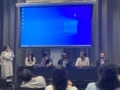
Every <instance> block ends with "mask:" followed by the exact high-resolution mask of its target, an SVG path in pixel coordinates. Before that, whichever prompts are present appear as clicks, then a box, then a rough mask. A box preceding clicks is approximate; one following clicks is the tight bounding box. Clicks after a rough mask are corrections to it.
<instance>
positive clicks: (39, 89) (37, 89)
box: [15, 87, 45, 90]
mask: <svg viewBox="0 0 120 90" xmlns="http://www.w3.org/2000/svg"><path fill="white" fill-rule="evenodd" d="M15 90H45V88H24V87H16V88H15Z"/></svg>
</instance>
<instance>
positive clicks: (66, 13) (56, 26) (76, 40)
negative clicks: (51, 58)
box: [20, 4, 93, 47]
mask: <svg viewBox="0 0 120 90" xmlns="http://www.w3.org/2000/svg"><path fill="white" fill-rule="evenodd" d="M92 9H93V5H92V4H79V5H50V6H49V5H45V6H44V5H42V6H27V7H20V46H21V47H46V46H53V47H54V46H91V45H92V11H93V10H92Z"/></svg>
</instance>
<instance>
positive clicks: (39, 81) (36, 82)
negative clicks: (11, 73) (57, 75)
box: [21, 76, 46, 88]
mask: <svg viewBox="0 0 120 90" xmlns="http://www.w3.org/2000/svg"><path fill="white" fill-rule="evenodd" d="M21 87H26V88H45V87H46V82H45V79H44V77H43V76H37V77H33V78H32V80H30V81H29V82H24V81H23V82H22V84H21Z"/></svg>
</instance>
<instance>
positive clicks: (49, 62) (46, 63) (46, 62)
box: [40, 53, 52, 67]
mask: <svg viewBox="0 0 120 90" xmlns="http://www.w3.org/2000/svg"><path fill="white" fill-rule="evenodd" d="M40 65H41V66H43V67H51V66H52V59H51V58H50V57H49V55H48V54H46V53H45V54H44V55H43V57H42V61H41V64H40Z"/></svg>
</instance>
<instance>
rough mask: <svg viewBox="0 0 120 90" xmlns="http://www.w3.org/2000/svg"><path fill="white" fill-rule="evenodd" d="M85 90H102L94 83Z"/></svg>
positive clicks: (119, 89) (118, 89)
mask: <svg viewBox="0 0 120 90" xmlns="http://www.w3.org/2000/svg"><path fill="white" fill-rule="evenodd" d="M85 90H100V89H99V88H98V87H97V86H96V84H95V83H94V82H92V83H89V84H88V85H87V87H86V89H85ZM115 90H120V88H117V89H115Z"/></svg>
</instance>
